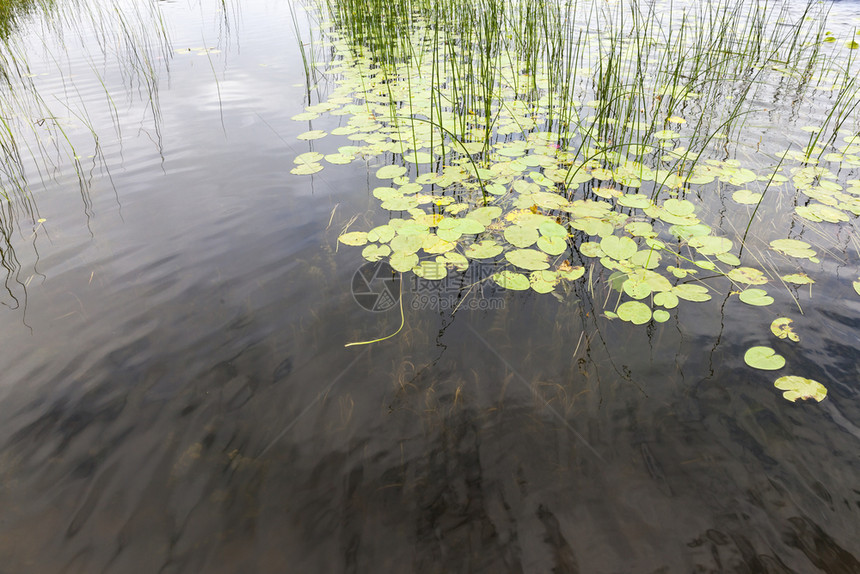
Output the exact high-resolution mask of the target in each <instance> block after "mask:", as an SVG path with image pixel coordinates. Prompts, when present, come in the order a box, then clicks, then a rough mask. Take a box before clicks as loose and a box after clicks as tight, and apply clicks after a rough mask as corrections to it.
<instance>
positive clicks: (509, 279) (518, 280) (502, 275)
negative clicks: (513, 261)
mask: <svg viewBox="0 0 860 574" xmlns="http://www.w3.org/2000/svg"><path fill="white" fill-rule="evenodd" d="M493 281H495V282H496V283H498V284H499V285H500V286H501V287H504V288H505V289H513V290H514V291H525V290H526V289H528V288H529V287H531V283H530V282H529V279H528V277H526V276H525V275H523V274H522V273H515V272H513V271H508V270H505V271H500V272H499V273H496V274H495V275H493Z"/></svg>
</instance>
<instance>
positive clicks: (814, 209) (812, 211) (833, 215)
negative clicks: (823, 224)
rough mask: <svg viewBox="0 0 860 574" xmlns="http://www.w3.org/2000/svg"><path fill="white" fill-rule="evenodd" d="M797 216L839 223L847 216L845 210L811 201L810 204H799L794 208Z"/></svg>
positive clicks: (816, 220) (815, 220)
mask: <svg viewBox="0 0 860 574" xmlns="http://www.w3.org/2000/svg"><path fill="white" fill-rule="evenodd" d="M794 211H795V212H797V214H798V215H799V216H801V217H802V218H804V219H807V220H809V221H813V222H819V221H827V222H829V223H839V222H840V221H848V216H847V215H846V214H845V212H843V211H840V210H839V209H836V208H835V207H830V206H829V205H824V204H823V203H812V204H810V205H799V206H797V207H795V208H794Z"/></svg>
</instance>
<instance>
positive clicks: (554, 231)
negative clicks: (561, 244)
mask: <svg viewBox="0 0 860 574" xmlns="http://www.w3.org/2000/svg"><path fill="white" fill-rule="evenodd" d="M538 231H540V234H541V235H544V236H546V237H562V238H566V237H567V229H565V228H564V226H562V225H559V224H558V223H556V222H555V221H544V222H543V223H541V224H540V226H538Z"/></svg>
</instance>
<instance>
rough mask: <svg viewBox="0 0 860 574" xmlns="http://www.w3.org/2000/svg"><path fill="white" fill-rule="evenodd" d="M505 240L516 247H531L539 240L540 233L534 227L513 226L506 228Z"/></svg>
mask: <svg viewBox="0 0 860 574" xmlns="http://www.w3.org/2000/svg"><path fill="white" fill-rule="evenodd" d="M505 240H506V241H507V242H508V243H510V244H511V245H513V246H514V247H519V248H525V247H529V246H530V245H534V243H535V241H537V240H538V231H537V229H535V228H533V227H525V226H523V225H511V226H509V227H506V228H505Z"/></svg>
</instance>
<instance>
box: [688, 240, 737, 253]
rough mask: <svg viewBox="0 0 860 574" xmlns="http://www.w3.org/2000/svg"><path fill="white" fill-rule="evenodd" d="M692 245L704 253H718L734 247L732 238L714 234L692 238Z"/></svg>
mask: <svg viewBox="0 0 860 574" xmlns="http://www.w3.org/2000/svg"><path fill="white" fill-rule="evenodd" d="M690 247H694V248H695V249H696V251H698V252H699V253H701V254H702V255H718V254H720V253H727V252H728V251H730V250H731V249H732V240H731V239H728V238H726V237H716V236H713V235H699V236H696V237H691V238H690Z"/></svg>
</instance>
